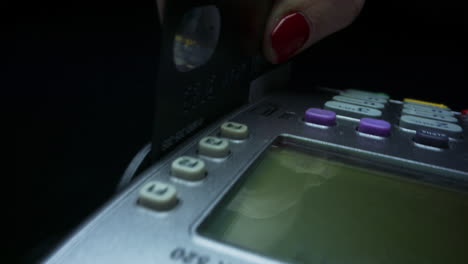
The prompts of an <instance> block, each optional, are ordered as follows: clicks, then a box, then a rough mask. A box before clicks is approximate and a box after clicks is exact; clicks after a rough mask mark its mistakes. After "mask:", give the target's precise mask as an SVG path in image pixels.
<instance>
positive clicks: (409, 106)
mask: <svg viewBox="0 0 468 264" xmlns="http://www.w3.org/2000/svg"><path fill="white" fill-rule="evenodd" d="M403 109H409V110H416V111H420V112H425V113H430V114H437V115H444V116H454V114H453V113H452V112H451V111H449V110H445V109H441V108H439V107H437V108H436V107H427V106H422V105H416V104H405V105H403Z"/></svg>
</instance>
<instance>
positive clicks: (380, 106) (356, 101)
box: [333, 95, 385, 109]
mask: <svg viewBox="0 0 468 264" xmlns="http://www.w3.org/2000/svg"><path fill="white" fill-rule="evenodd" d="M333 100H335V101H339V102H344V103H350V104H355V105H362V106H367V107H372V108H377V109H383V108H385V105H384V104H381V103H377V102H370V101H365V100H362V99H357V98H352V97H347V96H342V95H337V96H334V97H333Z"/></svg>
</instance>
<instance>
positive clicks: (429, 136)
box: [413, 129, 449, 148]
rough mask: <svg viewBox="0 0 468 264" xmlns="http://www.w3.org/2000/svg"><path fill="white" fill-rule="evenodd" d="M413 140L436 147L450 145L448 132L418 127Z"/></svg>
mask: <svg viewBox="0 0 468 264" xmlns="http://www.w3.org/2000/svg"><path fill="white" fill-rule="evenodd" d="M413 140H414V142H416V143H419V144H422V145H426V146H431V147H436V148H448V146H449V145H448V144H449V137H448V136H447V134H445V133H441V132H438V131H435V130H430V129H418V130H417V131H416V136H415V137H414V139H413Z"/></svg>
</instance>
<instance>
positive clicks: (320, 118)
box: [304, 108, 336, 126]
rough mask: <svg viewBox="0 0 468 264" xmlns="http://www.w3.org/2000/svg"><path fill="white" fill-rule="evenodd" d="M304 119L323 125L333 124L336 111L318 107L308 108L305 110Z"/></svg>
mask: <svg viewBox="0 0 468 264" xmlns="http://www.w3.org/2000/svg"><path fill="white" fill-rule="evenodd" d="M304 121H305V122H308V123H314V124H318V125H323V126H334V125H335V124H336V113H335V112H333V111H330V110H324V109H320V108H309V109H307V111H306V112H305V115H304Z"/></svg>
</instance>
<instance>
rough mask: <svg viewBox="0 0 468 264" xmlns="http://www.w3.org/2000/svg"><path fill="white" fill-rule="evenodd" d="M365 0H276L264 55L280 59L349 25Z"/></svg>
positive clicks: (273, 61) (264, 43) (265, 35)
mask: <svg viewBox="0 0 468 264" xmlns="http://www.w3.org/2000/svg"><path fill="white" fill-rule="evenodd" d="M364 1H365V0H276V1H275V3H274V5H273V8H272V12H271V14H270V18H269V20H268V22H267V24H266V30H265V34H264V38H263V51H264V54H265V57H266V58H267V59H268V60H269V61H270V62H272V63H275V64H276V63H281V62H284V61H286V60H288V59H289V58H290V57H292V56H294V55H296V54H298V53H300V52H302V51H303V50H305V49H307V48H308V47H310V46H311V45H312V44H314V43H315V42H317V41H319V40H321V39H323V38H324V37H326V36H328V35H330V34H332V33H334V32H336V31H338V30H340V29H342V28H344V27H346V26H348V25H349V24H351V22H352V21H353V20H354V19H355V18H356V17H357V16H358V14H359V13H360V11H361V9H362V7H363V5H364Z"/></svg>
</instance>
